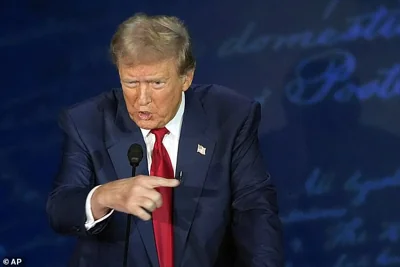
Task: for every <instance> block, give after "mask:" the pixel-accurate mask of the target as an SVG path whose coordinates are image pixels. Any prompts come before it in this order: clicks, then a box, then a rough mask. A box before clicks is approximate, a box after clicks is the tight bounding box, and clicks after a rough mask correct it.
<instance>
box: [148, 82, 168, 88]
mask: <svg viewBox="0 0 400 267" xmlns="http://www.w3.org/2000/svg"><path fill="white" fill-rule="evenodd" d="M151 85H152V86H153V88H155V89H160V88H163V87H164V86H165V82H164V81H153V82H151Z"/></svg>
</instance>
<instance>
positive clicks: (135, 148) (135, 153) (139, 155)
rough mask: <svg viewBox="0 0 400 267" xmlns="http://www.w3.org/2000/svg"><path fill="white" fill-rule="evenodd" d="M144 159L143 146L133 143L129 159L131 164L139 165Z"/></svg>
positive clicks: (129, 151)
mask: <svg viewBox="0 0 400 267" xmlns="http://www.w3.org/2000/svg"><path fill="white" fill-rule="evenodd" d="M142 159H143V148H142V146H141V145H139V144H133V145H131V146H130V147H129V150H128V160H129V163H130V164H131V166H132V167H133V166H134V167H137V166H138V165H139V163H140V161H142Z"/></svg>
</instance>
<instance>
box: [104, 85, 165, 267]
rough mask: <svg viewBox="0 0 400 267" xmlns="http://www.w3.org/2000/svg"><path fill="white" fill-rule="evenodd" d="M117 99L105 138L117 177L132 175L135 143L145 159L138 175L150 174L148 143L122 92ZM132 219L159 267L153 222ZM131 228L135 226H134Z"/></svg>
mask: <svg viewBox="0 0 400 267" xmlns="http://www.w3.org/2000/svg"><path fill="white" fill-rule="evenodd" d="M117 100H118V110H117V114H116V116H115V119H114V118H113V119H111V118H110V119H108V120H107V119H106V120H105V124H106V132H107V134H106V136H107V140H105V141H106V146H107V149H108V153H109V155H110V158H111V161H112V164H113V166H114V169H115V172H116V174H117V177H118V178H127V177H131V176H132V167H131V166H130V164H129V162H128V157H127V153H128V149H129V147H130V146H131V145H132V144H134V143H138V144H140V145H141V146H142V148H143V152H144V156H143V160H142V162H141V163H140V164H139V166H138V167H137V168H136V175H139V174H142V175H148V174H149V171H148V161H147V156H146V144H145V142H144V140H143V136H142V133H141V131H140V128H139V127H137V125H136V124H135V123H134V122H133V121H132V120H131V119H130V117H129V114H128V111H127V110H126V106H125V101H124V99H123V96H122V93H120V92H118V93H117ZM132 221H133V222H132V223H133V224H136V226H137V230H138V231H139V233H140V236H141V238H142V241H143V243H144V245H145V248H146V251H147V254H148V256H149V258H150V260H151V263H152V266H154V267H158V266H159V265H158V257H157V251H156V247H155V243H154V232H153V224H152V222H151V221H146V222H145V221H142V220H140V219H138V218H136V217H133V220H132ZM124 227H125V226H124ZM131 229H134V228H133V227H132V228H131Z"/></svg>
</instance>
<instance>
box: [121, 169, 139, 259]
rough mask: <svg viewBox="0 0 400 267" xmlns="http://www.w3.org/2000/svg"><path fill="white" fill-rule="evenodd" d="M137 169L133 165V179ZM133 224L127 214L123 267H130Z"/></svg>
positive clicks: (130, 216) (129, 215)
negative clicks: (129, 255) (129, 258)
mask: <svg viewBox="0 0 400 267" xmlns="http://www.w3.org/2000/svg"><path fill="white" fill-rule="evenodd" d="M136 167H137V165H132V177H135V175H136ZM131 224H132V215H131V214H127V221H126V232H125V249H124V262H123V267H127V266H128V252H129V236H130V234H131Z"/></svg>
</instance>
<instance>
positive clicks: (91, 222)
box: [85, 185, 114, 230]
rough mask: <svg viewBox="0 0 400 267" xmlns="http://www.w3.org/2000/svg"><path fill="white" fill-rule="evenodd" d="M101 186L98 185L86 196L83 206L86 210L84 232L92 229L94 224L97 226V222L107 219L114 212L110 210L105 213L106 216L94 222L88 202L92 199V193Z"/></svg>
mask: <svg viewBox="0 0 400 267" xmlns="http://www.w3.org/2000/svg"><path fill="white" fill-rule="evenodd" d="M99 186H101V185H98V186H96V187H94V188H93V189H92V190H91V191H90V192H89V194H88V196H87V198H86V205H85V210H86V222H85V228H86V230H90V229H91V228H93V227H94V226H95V225H96V224H98V223H99V222H102V221H104V220H105V219H107V218H108V217H110V216H111V214H112V213H113V212H114V210H111V211H110V212H109V213H107V214H106V215H104V216H103V217H101V218H99V219H98V220H96V221H95V220H94V218H93V213H92V206H91V205H90V203H91V202H90V200H91V199H92V195H93V193H94V191H96V189H97V188H98V187H99Z"/></svg>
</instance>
